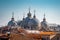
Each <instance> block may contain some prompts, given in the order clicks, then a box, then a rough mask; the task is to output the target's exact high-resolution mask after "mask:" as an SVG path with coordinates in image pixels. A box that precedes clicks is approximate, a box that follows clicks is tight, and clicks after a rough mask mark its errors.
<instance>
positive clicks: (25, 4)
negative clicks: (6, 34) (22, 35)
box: [0, 0, 60, 26]
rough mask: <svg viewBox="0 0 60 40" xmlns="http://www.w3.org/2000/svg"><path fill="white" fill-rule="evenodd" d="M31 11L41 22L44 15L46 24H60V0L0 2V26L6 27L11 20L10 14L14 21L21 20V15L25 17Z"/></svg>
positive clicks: (2, 0) (0, 0) (12, 0)
mask: <svg viewBox="0 0 60 40" xmlns="http://www.w3.org/2000/svg"><path fill="white" fill-rule="evenodd" d="M29 7H30V9H31V14H32V16H33V15H34V10H35V11H36V13H35V14H36V17H37V19H39V21H40V22H41V21H42V20H43V17H44V13H45V15H46V21H47V22H48V23H56V24H60V0H0V26H3V25H7V23H8V22H9V21H10V20H11V17H12V12H14V18H15V20H16V21H18V20H22V18H23V15H24V14H25V17H26V16H27V13H28V12H29Z"/></svg>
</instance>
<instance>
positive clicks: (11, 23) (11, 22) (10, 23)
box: [8, 20, 17, 26]
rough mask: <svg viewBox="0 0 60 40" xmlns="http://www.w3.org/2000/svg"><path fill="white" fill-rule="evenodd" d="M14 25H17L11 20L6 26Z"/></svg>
mask: <svg viewBox="0 0 60 40" xmlns="http://www.w3.org/2000/svg"><path fill="white" fill-rule="evenodd" d="M15 25H17V23H16V21H12V20H11V21H9V22H8V26H15Z"/></svg>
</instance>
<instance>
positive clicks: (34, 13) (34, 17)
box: [33, 10, 36, 18]
mask: <svg viewBox="0 0 60 40" xmlns="http://www.w3.org/2000/svg"><path fill="white" fill-rule="evenodd" d="M35 12H36V11H35V10H34V16H33V18H36V16H35Z"/></svg>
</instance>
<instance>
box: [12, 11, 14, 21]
mask: <svg viewBox="0 0 60 40" xmlns="http://www.w3.org/2000/svg"><path fill="white" fill-rule="evenodd" d="M12 20H14V12H12Z"/></svg>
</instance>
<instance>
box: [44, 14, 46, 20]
mask: <svg viewBox="0 0 60 40" xmlns="http://www.w3.org/2000/svg"><path fill="white" fill-rule="evenodd" d="M43 21H46V18H45V13H44V18H43Z"/></svg>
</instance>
